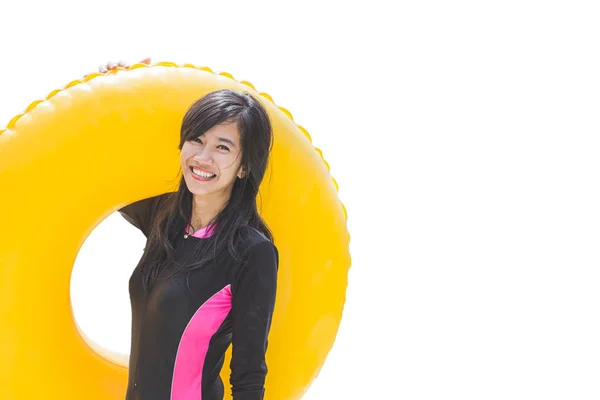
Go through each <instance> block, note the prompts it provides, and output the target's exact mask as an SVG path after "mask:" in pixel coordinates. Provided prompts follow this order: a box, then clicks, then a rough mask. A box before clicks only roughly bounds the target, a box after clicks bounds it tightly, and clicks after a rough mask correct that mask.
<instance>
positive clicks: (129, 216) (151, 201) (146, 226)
mask: <svg viewBox="0 0 600 400" xmlns="http://www.w3.org/2000/svg"><path fill="white" fill-rule="evenodd" d="M163 198H164V195H158V196H154V197H148V198H146V199H143V200H139V201H136V202H134V203H131V204H129V205H127V206H125V207H123V208H121V209H119V213H120V214H121V215H122V216H123V218H125V220H127V222H129V223H130V224H132V225H133V226H135V227H136V228H138V229H139V230H141V231H142V233H143V234H144V236H146V237H148V235H149V234H150V228H151V227H152V221H153V218H154V214H155V213H156V210H157V207H158V205H159V203H160V202H161V200H162V199H163Z"/></svg>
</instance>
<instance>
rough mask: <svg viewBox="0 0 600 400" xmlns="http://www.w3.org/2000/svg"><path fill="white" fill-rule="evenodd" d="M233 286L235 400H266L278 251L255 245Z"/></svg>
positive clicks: (233, 391)
mask: <svg viewBox="0 0 600 400" xmlns="http://www.w3.org/2000/svg"><path fill="white" fill-rule="evenodd" d="M245 261H246V263H245V264H244V265H243V266H242V269H241V270H240V272H239V273H238V276H237V278H236V279H235V283H234V285H233V286H232V330H233V333H232V335H233V337H232V358H231V378H230V382H231V386H232V394H233V399H234V400H262V399H263V398H264V391H265V389H264V383H265V378H266V375H267V364H266V360H265V353H266V351H267V345H268V335H269V330H270V327H271V318H272V315H273V310H274V306H275V295H276V291H277V269H278V252H277V248H276V247H275V246H274V245H273V244H272V243H271V242H269V241H264V242H260V243H258V244H255V245H253V246H252V247H251V248H250V249H249V250H248V253H247V256H246V257H245Z"/></svg>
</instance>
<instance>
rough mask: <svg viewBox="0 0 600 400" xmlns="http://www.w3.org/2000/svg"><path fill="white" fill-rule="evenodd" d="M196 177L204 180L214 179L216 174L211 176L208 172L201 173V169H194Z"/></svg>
mask: <svg viewBox="0 0 600 400" xmlns="http://www.w3.org/2000/svg"><path fill="white" fill-rule="evenodd" d="M192 172H193V173H194V175H198V176H201V177H202V178H214V177H215V176H216V175H215V174H209V173H208V172H204V171H200V170H199V169H196V168H192Z"/></svg>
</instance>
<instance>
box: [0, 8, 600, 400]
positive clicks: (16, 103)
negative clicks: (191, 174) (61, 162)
mask: <svg viewBox="0 0 600 400" xmlns="http://www.w3.org/2000/svg"><path fill="white" fill-rule="evenodd" d="M593 6H594V2H591V1H590V2H587V3H585V2H579V1H545V2H541V1H540V2H533V1H502V2H490V1H479V2H477V1H472V2H466V1H455V2H447V1H437V2H434V1H418V2H417V1H414V2H392V1H390V2H384V1H375V0H371V1H366V2H358V1H357V2H352V1H346V2H341V1H340V2H333V1H329V2H327V1H318V2H309V1H297V2H284V1H278V2H272V3H267V2H262V1H261V2H254V1H246V2H239V3H235V2H218V1H217V2H215V1H211V2H203V1H193V2H192V1H189V2H183V1H175V0H170V1H166V2H152V1H124V2H123V3H117V2H104V3H101V2H90V1H78V2H77V3H75V2H73V3H72V4H71V3H68V2H66V1H62V0H61V1H49V2H41V1H40V2H31V1H28V2H20V1H19V2H15V1H11V0H8V1H6V0H5V1H3V2H2V3H1V5H0V118H1V120H2V122H0V125H5V124H6V123H7V122H8V120H9V119H10V118H11V117H12V116H13V115H15V114H16V113H18V112H20V111H22V110H23V109H24V108H25V107H26V106H27V105H28V104H29V103H30V102H31V101H33V100H35V99H37V98H41V97H43V96H45V95H46V94H48V93H49V92H50V91H51V90H53V89H56V88H59V87H61V86H62V85H64V84H66V83H68V82H69V81H71V80H72V79H75V78H79V77H81V76H82V75H83V74H85V73H88V72H92V71H94V70H95V69H97V66H98V65H99V64H101V63H104V62H107V61H111V60H113V61H117V60H119V59H126V60H128V61H136V60H138V59H141V58H143V57H146V56H153V58H154V60H155V61H174V62H178V63H183V62H191V63H194V64H197V65H206V66H209V67H211V68H213V69H214V70H216V71H227V72H230V73H232V74H233V75H234V77H235V78H236V79H245V80H248V81H250V82H252V83H253V84H254V85H255V86H256V87H257V88H258V89H259V90H261V91H265V92H267V93H269V94H271V95H272V96H273V98H274V100H275V102H276V103H277V104H278V105H281V106H283V107H286V108H288V109H289V110H290V111H291V112H292V114H293V115H294V119H295V120H296V122H298V123H300V124H302V125H303V126H304V127H306V128H307V130H308V131H309V132H310V133H311V134H312V136H313V139H314V143H315V145H316V146H317V147H319V148H321V149H322V150H323V152H324V156H325V158H326V160H327V161H328V162H329V163H330V164H331V166H332V169H331V171H332V174H333V176H334V177H335V178H336V179H337V180H338V182H339V185H340V196H341V198H342V201H343V202H344V203H345V205H346V206H347V209H348V213H349V221H348V223H349V228H350V232H351V235H352V244H351V251H352V258H353V266H352V269H351V271H350V283H349V287H348V298H347V302H346V308H345V313H344V320H343V323H342V326H341V328H340V331H339V335H338V339H337V341H336V343H335V346H334V348H333V350H332V351H331V353H330V356H329V358H328V359H327V362H326V364H325V366H324V367H323V369H322V371H321V374H320V375H319V376H318V378H317V379H316V381H315V382H314V383H313V385H312V386H311V388H310V390H309V391H308V393H307V394H306V396H305V399H307V400H330V399H336V400H337V399H355V398H356V399H369V400H370V399H436V400H437V399H461V400H465V399H477V400H480V399H578V400H584V399H598V398H599V397H600V385H599V383H600V379H599V377H600V321H599V311H600V291H599V290H598V286H599V285H598V284H599V278H600V274H599V272H598V267H599V261H600V260H599V258H600V252H599V251H598V246H599V244H600V225H599V222H600V212H599V205H600V191H599V190H598V185H599V183H600V182H599V179H598V178H599V175H600V174H599V171H600V169H599V167H600V157H599V150H600V148H599V140H598V137H599V136H598V135H599V129H598V128H599V125H600V117H599V116H600V90H599V89H600V58H599V56H598V54H599V53H598V45H599V41H600V40H599V38H600V28H599V26H600V25H599V24H598V20H599V17H600V15H599V13H598V12H597V10H596V9H595V8H594V7H593ZM43 200H44V199H43V198H40V201H43ZM32 212H35V210H32ZM40 224H41V226H39V227H36V229H40V230H42V231H43V229H44V226H43V219H41V220H40ZM142 247H143V239H142V237H141V234H139V232H137V231H136V230H135V229H134V228H132V227H130V226H128V225H127V223H126V222H125V221H124V220H123V219H121V217H120V216H118V215H113V216H111V217H110V218H108V219H107V220H106V221H105V222H104V223H103V224H102V225H101V226H100V227H98V228H97V229H96V231H94V233H93V234H92V236H91V237H90V238H89V240H88V241H87V242H86V244H85V245H84V247H83V248H82V250H81V252H80V254H79V257H78V260H77V263H76V265H75V269H74V279H73V288H72V293H73V299H74V307H75V312H76V313H77V316H78V320H79V322H80V324H81V325H82V326H83V327H84V329H85V330H86V332H87V333H88V334H89V335H90V336H92V338H94V339H96V340H98V341H100V343H101V344H102V345H104V346H106V347H108V348H110V349H113V350H116V351H121V352H125V353H126V352H127V351H128V346H129V318H130V315H129V312H130V311H129V300H128V295H127V279H128V275H129V273H130V271H131V269H132V268H133V267H134V266H135V263H136V262H137V260H138V259H139V257H140V256H141V249H142ZM111 252H113V253H111ZM2 384H6V383H2Z"/></svg>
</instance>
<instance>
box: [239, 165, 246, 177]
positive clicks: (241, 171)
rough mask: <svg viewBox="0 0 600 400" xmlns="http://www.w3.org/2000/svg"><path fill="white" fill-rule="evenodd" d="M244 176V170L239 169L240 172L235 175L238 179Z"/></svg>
mask: <svg viewBox="0 0 600 400" xmlns="http://www.w3.org/2000/svg"><path fill="white" fill-rule="evenodd" d="M245 176H246V172H245V170H244V168H240V170H239V172H238V174H237V177H238V178H240V179H243V178H244V177H245Z"/></svg>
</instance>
